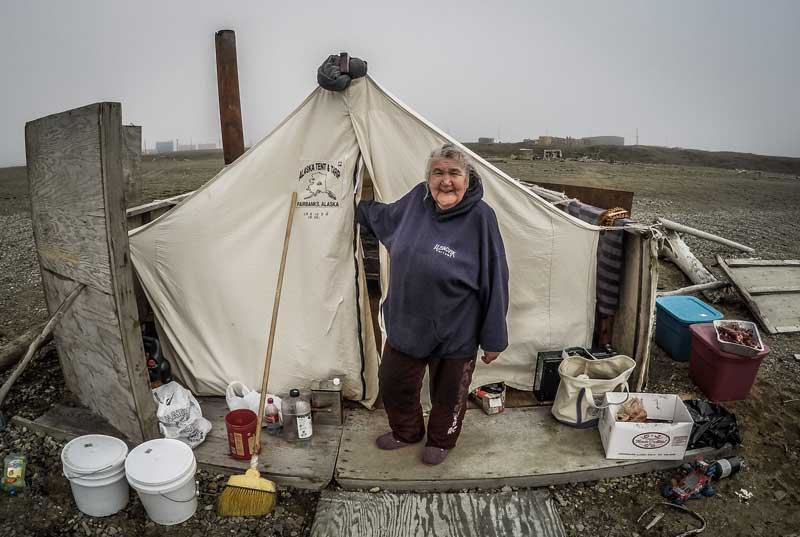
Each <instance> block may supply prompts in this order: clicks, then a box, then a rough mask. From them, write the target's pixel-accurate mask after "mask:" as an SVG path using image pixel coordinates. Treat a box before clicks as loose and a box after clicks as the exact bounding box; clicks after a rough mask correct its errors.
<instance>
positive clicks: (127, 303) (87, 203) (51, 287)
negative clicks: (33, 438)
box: [25, 103, 159, 442]
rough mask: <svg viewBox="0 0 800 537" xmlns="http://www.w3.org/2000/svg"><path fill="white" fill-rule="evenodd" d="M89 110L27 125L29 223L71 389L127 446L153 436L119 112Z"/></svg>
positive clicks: (107, 106)
mask: <svg viewBox="0 0 800 537" xmlns="http://www.w3.org/2000/svg"><path fill="white" fill-rule="evenodd" d="M121 108H122V107H121V106H120V104H119V103H96V104H92V105H89V106H85V107H83V108H78V109H75V110H70V111H67V112H62V113H60V114H54V115H52V116H47V117H44V118H41V119H37V120H36V121H32V122H30V123H28V124H27V125H25V149H26V154H27V161H28V183H29V187H30V200H31V221H32V225H33V234H34V238H35V240H36V251H37V255H38V258H39V266H40V269H41V274H42V284H43V289H44V293H45V300H46V302H47V306H48V309H49V311H50V314H51V315H52V314H54V313H55V311H56V309H57V308H58V306H59V304H61V303H62V302H63V300H64V298H65V297H66V296H67V295H68V294H69V292H70V291H71V290H72V289H74V288H75V285H76V284H85V285H86V288H85V289H84V290H83V292H81V294H80V296H78V298H77V299H76V300H75V303H74V304H73V305H72V308H71V309H70V310H69V311H68V312H67V313H65V314H64V317H63V318H62V319H61V322H60V323H59V325H58V326H57V327H55V330H54V338H55V341H56V345H57V347H58V354H59V359H60V361H61V368H62V370H63V371H64V379H65V381H66V384H67V387H68V388H69V390H70V391H71V392H72V393H74V394H75V395H76V396H77V397H78V399H79V400H80V401H81V402H82V403H83V404H84V405H85V406H87V407H88V408H89V409H90V410H92V411H93V412H95V413H96V414H98V415H100V416H101V417H103V418H105V419H106V420H108V422H109V423H110V424H111V425H113V426H114V427H116V428H117V429H118V430H119V431H120V432H122V433H123V434H124V435H125V436H127V437H128V438H129V439H130V440H133V441H136V442H140V441H143V440H147V439H150V438H155V437H158V436H159V434H158V420H157V418H156V407H155V403H154V401H153V396H152V394H151V392H150V382H149V378H148V374H147V366H146V364H145V360H144V349H143V347H142V335H141V331H140V328H139V321H138V318H137V314H136V301H135V298H134V294H133V273H132V269H131V262H130V252H129V250H128V231H127V227H126V225H125V192H124V188H125V187H124V184H123V172H122V160H123V155H122V152H123V143H122V110H121Z"/></svg>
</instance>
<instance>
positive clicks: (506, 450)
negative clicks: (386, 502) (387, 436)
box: [336, 407, 715, 491]
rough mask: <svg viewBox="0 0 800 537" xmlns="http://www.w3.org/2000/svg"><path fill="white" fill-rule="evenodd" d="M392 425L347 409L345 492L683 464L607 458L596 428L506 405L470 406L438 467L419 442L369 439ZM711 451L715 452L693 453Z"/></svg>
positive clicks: (587, 477) (451, 486)
mask: <svg viewBox="0 0 800 537" xmlns="http://www.w3.org/2000/svg"><path fill="white" fill-rule="evenodd" d="M388 430H389V425H388V422H387V420H386V414H385V412H383V411H380V410H376V411H373V412H364V411H350V412H348V414H347V422H346V423H345V428H344V433H343V435H342V445H341V448H340V452H339V460H338V462H337V464H336V481H337V483H338V484H339V485H340V486H341V487H342V488H344V489H351V490H352V489H368V488H371V487H380V488H381V489H386V490H435V491H457V490H461V489H465V488H493V487H500V486H503V485H512V486H520V487H540V486H546V485H554V484H560V483H571V482H580V481H594V480H597V479H605V478H608V477H617V476H622V475H631V474H637V473H644V472H650V471H654V470H661V469H666V468H674V467H677V466H680V464H681V463H682V461H624V460H607V459H606V458H605V455H604V452H603V446H602V444H601V442H600V435H599V434H598V432H597V430H596V429H583V430H580V429H573V428H570V427H566V426H564V425H560V424H559V423H558V422H556V421H555V420H554V419H553V418H552V416H551V415H550V409H549V407H533V408H509V409H506V411H505V412H504V413H502V414H498V415H495V416H488V415H486V414H484V413H483V412H482V411H480V410H468V411H467V415H466V418H465V419H464V427H463V432H462V434H461V437H460V438H459V441H458V446H457V447H456V448H455V449H454V450H453V451H452V452H451V454H450V456H449V457H448V458H447V459H446V460H445V461H444V462H443V463H442V464H440V465H438V466H433V467H431V466H426V465H424V464H422V462H421V461H420V457H421V453H422V447H423V445H422V443H420V444H417V445H415V446H411V447H407V448H403V449H398V450H396V451H381V450H379V449H378V448H377V447H376V446H375V443H374V439H375V438H376V437H378V436H379V435H380V434H382V433H384V432H386V431H388ZM701 454H702V455H706V456H712V457H713V454H715V451H714V450H695V451H693V452H690V453H688V454H687V457H686V459H688V460H693V459H694V457H696V456H697V455H701Z"/></svg>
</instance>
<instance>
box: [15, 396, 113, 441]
mask: <svg viewBox="0 0 800 537" xmlns="http://www.w3.org/2000/svg"><path fill="white" fill-rule="evenodd" d="M12 421H14V422H15V423H17V424H19V425H22V426H24V427H28V428H29V429H31V430H34V431H41V432H43V433H45V434H49V435H50V436H52V437H53V438H57V439H59V440H72V439H73V438H77V437H79V436H83V435H86V434H105V435H108V436H113V437H115V438H120V439H123V440H124V435H123V434H122V433H121V432H119V431H118V430H117V429H115V428H114V427H112V426H111V425H110V424H109V423H108V422H107V421H106V420H104V419H103V418H101V417H100V416H98V415H97V414H95V413H94V412H92V411H91V410H89V409H87V408H84V407H73V406H66V405H63V404H57V405H55V406H53V407H52V408H51V409H50V410H48V411H47V412H45V413H44V414H42V415H41V416H39V417H38V418H36V419H35V420H33V421H30V420H27V419H25V418H22V417H20V416H14V418H12Z"/></svg>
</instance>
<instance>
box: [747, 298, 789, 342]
mask: <svg viewBox="0 0 800 537" xmlns="http://www.w3.org/2000/svg"><path fill="white" fill-rule="evenodd" d="M751 297H752V300H753V302H754V303H755V304H756V305H757V306H758V309H759V310H760V311H761V313H762V315H765V316H766V317H767V318H768V319H769V322H770V323H771V325H772V326H773V327H774V328H775V332H776V333H778V332H784V333H785V332H790V331H791V332H794V330H791V327H793V326H797V325H800V298H798V296H797V294H795V293H780V294H772V295H751Z"/></svg>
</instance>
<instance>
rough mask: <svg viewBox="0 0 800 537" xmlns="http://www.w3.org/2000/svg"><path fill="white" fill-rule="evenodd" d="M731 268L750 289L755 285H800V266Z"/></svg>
mask: <svg viewBox="0 0 800 537" xmlns="http://www.w3.org/2000/svg"><path fill="white" fill-rule="evenodd" d="M726 263H727V261H726ZM728 266H729V267H730V265H728ZM731 270H733V272H734V273H735V274H736V279H737V280H738V281H739V283H741V284H742V285H744V286H745V287H747V288H748V290H749V289H752V288H753V287H784V286H788V287H800V266H779V267H776V266H769V267H765V266H755V267H735V268H733V267H732V268H731Z"/></svg>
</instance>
